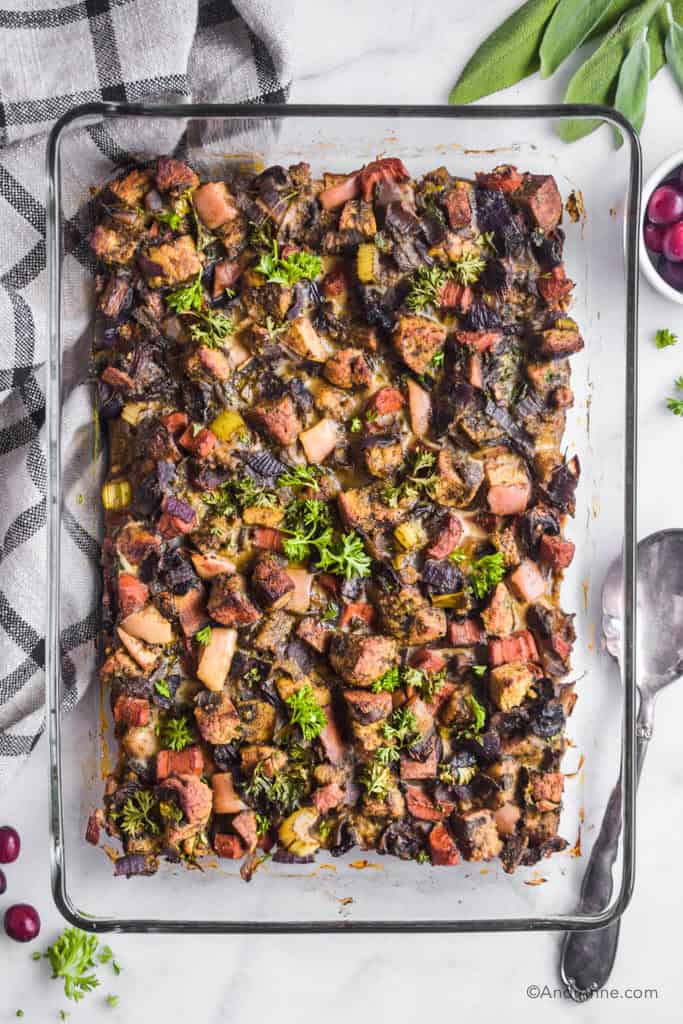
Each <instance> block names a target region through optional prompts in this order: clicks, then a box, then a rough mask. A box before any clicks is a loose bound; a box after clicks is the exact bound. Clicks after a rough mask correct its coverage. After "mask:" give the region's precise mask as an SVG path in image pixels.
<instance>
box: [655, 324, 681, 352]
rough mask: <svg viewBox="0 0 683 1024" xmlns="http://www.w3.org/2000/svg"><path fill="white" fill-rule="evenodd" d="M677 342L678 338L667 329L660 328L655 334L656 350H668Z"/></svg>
mask: <svg viewBox="0 0 683 1024" xmlns="http://www.w3.org/2000/svg"><path fill="white" fill-rule="evenodd" d="M677 341H678V338H677V337H676V335H675V334H674V332H673V331H670V330H669V329H668V327H661V328H660V329H659V330H658V331H657V333H656V334H655V345H656V346H657V348H669V346H670V345H675V344H676V342H677Z"/></svg>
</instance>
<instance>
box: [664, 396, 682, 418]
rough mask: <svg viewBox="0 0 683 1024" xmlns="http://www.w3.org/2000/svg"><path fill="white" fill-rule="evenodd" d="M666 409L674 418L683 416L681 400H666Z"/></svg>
mask: <svg viewBox="0 0 683 1024" xmlns="http://www.w3.org/2000/svg"><path fill="white" fill-rule="evenodd" d="M666 407H667V409H668V410H669V412H672V413H673V414H674V416H683V398H667V400H666Z"/></svg>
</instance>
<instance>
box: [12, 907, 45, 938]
mask: <svg viewBox="0 0 683 1024" xmlns="http://www.w3.org/2000/svg"><path fill="white" fill-rule="evenodd" d="M5 931H6V932H7V934H8V935H9V937H10V939H14V940H15V942H30V941H31V939H35V938H36V937H37V936H38V935H39V934H40V917H39V916H38V911H37V910H36V909H35V907H32V906H31V905H30V903H15V904H14V906H12V907H8V908H7V910H6V911H5Z"/></svg>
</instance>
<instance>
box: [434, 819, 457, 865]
mask: <svg viewBox="0 0 683 1024" xmlns="http://www.w3.org/2000/svg"><path fill="white" fill-rule="evenodd" d="M429 850H430V853H431V856H432V864H435V865H438V866H439V867H453V866H454V865H455V864H459V863H460V854H459V853H458V848H457V846H456V845H455V840H454V839H453V836H452V835H451V834H450V832H449V831H448V829H447V828H446V826H445V825H443V824H441V823H439V824H437V825H435V826H434V828H433V829H432V831H431V832H430V833H429Z"/></svg>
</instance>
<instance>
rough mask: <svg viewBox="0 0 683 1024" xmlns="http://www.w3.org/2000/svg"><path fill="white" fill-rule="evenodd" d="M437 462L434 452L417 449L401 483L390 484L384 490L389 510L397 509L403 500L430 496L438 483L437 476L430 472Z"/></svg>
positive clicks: (383, 497) (383, 495)
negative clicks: (421, 495) (423, 495)
mask: <svg viewBox="0 0 683 1024" xmlns="http://www.w3.org/2000/svg"><path fill="white" fill-rule="evenodd" d="M435 462H436V455H434V453H433V452H430V451H425V450H423V449H416V450H415V451H414V452H413V453H412V455H411V462H410V463H409V465H408V467H407V469H406V470H405V475H404V477H403V479H402V480H401V482H400V483H399V484H397V485H394V484H388V485H387V486H386V487H385V488H384V489H383V491H382V499H383V500H384V502H385V504H387V505H388V506H389V508H396V507H397V506H398V503H399V502H400V501H401V500H403V499H406V500H409V501H414V500H415V499H417V498H419V497H420V494H425V495H427V496H430V494H431V492H432V490H433V487H434V483H435V482H436V474H435V473H430V472H429V470H431V469H432V467H433V466H434V463H435Z"/></svg>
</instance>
